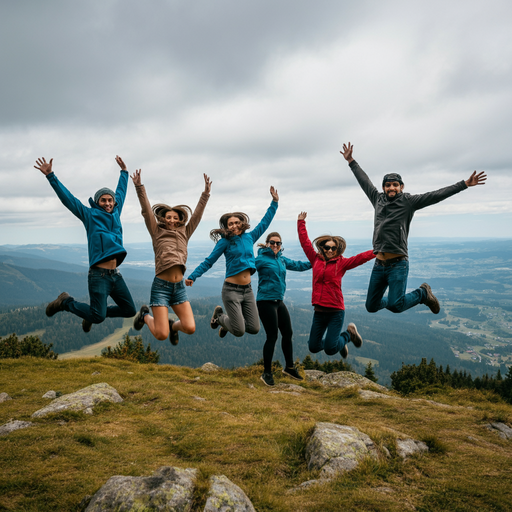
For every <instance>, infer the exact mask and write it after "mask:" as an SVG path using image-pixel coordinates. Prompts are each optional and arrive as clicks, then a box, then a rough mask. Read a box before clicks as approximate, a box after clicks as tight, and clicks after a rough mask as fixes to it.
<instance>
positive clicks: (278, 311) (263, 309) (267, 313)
mask: <svg viewBox="0 0 512 512" xmlns="http://www.w3.org/2000/svg"><path fill="white" fill-rule="evenodd" d="M256 304H257V305H258V313H259V314H260V320H261V323H262V324H263V328H264V329H265V333H266V335H267V341H265V345H264V346H263V364H264V367H265V373H270V372H271V371H272V357H273V356H274V348H275V346H276V341H277V335H278V330H279V331H281V337H282V339H281V347H282V349H283V354H284V358H285V361H286V366H287V367H288V368H293V347H292V335H293V331H292V322H291V320H290V313H288V309H287V308H286V306H285V305H284V302H283V301H282V300H259V301H258V302H257V303H256Z"/></svg>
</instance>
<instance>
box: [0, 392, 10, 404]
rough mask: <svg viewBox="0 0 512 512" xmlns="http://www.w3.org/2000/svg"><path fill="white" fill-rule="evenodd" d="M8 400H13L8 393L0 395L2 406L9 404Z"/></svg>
mask: <svg viewBox="0 0 512 512" xmlns="http://www.w3.org/2000/svg"><path fill="white" fill-rule="evenodd" d="M7 400H12V398H11V397H10V396H9V395H8V394H7V393H0V404H1V403H2V402H7Z"/></svg>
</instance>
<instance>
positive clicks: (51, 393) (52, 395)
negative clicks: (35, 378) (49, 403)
mask: <svg viewBox="0 0 512 512" xmlns="http://www.w3.org/2000/svg"><path fill="white" fill-rule="evenodd" d="M42 398H50V399H51V400H53V399H54V398H57V393H56V392H55V391H53V390H51V391H47V392H46V393H45V394H44V395H43V396H42Z"/></svg>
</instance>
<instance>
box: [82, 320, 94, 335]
mask: <svg viewBox="0 0 512 512" xmlns="http://www.w3.org/2000/svg"><path fill="white" fill-rule="evenodd" d="M91 327H92V322H89V320H86V319H85V318H84V319H83V320H82V330H83V331H84V332H89V331H90V330H91Z"/></svg>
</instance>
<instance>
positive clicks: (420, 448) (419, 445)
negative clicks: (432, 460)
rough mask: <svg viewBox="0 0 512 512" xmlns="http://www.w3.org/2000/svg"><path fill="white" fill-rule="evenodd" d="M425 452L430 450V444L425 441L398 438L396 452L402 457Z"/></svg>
mask: <svg viewBox="0 0 512 512" xmlns="http://www.w3.org/2000/svg"><path fill="white" fill-rule="evenodd" d="M425 452H428V446H427V445H426V444H425V443H424V442H423V441H416V440H415V439H411V438H407V439H397V440H396V453H397V454H398V456H399V457H402V459H405V458H407V457H410V456H411V455H416V454H420V453H425Z"/></svg>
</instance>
